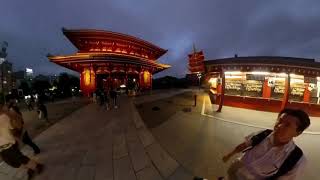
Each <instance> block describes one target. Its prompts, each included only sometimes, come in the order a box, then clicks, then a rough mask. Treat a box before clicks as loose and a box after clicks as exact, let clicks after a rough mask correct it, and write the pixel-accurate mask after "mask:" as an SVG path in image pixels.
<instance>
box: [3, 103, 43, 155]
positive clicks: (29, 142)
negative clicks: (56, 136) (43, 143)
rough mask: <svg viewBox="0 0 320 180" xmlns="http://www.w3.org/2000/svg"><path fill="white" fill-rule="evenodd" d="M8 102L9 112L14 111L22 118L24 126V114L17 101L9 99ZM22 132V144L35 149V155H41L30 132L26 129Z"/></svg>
mask: <svg viewBox="0 0 320 180" xmlns="http://www.w3.org/2000/svg"><path fill="white" fill-rule="evenodd" d="M7 102H8V110H11V111H14V112H15V113H17V114H18V115H19V116H21V121H22V124H24V121H23V117H22V113H21V111H20V109H19V107H18V106H17V103H16V100H15V99H9V100H8V101H7ZM21 131H22V142H23V143H24V144H26V145H28V146H30V147H31V148H32V149H33V152H34V154H39V153H40V148H39V147H38V146H37V145H36V144H35V143H34V142H33V141H32V139H31V138H30V136H29V133H28V131H27V130H26V129H25V128H23V129H21Z"/></svg>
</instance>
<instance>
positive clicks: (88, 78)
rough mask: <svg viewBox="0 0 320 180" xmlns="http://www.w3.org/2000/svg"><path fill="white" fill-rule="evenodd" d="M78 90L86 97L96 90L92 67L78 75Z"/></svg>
mask: <svg viewBox="0 0 320 180" xmlns="http://www.w3.org/2000/svg"><path fill="white" fill-rule="evenodd" d="M80 88H81V91H82V92H83V95H85V96H88V97H90V96H91V93H93V92H94V91H95V90H96V74H95V72H94V70H93V68H92V67H86V68H84V69H83V70H82V72H81V73H80Z"/></svg>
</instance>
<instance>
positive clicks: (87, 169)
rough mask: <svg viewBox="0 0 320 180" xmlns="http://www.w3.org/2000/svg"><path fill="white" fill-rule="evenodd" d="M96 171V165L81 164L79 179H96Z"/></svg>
mask: <svg viewBox="0 0 320 180" xmlns="http://www.w3.org/2000/svg"><path fill="white" fill-rule="evenodd" d="M95 172H96V171H95V166H81V167H80V169H79V171H78V174H77V180H94V176H95Z"/></svg>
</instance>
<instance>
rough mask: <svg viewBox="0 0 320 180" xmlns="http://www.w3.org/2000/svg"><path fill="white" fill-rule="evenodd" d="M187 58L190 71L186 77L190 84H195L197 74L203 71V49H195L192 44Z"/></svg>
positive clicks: (196, 82)
mask: <svg viewBox="0 0 320 180" xmlns="http://www.w3.org/2000/svg"><path fill="white" fill-rule="evenodd" d="M188 58H189V64H188V69H189V72H190V73H189V74H187V75H186V78H187V79H188V81H190V82H191V84H192V85H197V84H198V78H199V75H200V74H203V73H204V72H205V66H204V54H203V51H197V50H196V48H195V45H194V44H193V52H192V53H191V54H188Z"/></svg>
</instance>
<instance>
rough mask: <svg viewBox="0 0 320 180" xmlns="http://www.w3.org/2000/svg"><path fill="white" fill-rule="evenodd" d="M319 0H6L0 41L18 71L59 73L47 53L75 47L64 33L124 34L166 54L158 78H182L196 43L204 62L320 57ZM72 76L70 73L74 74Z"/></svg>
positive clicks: (1, 7)
mask: <svg viewBox="0 0 320 180" xmlns="http://www.w3.org/2000/svg"><path fill="white" fill-rule="evenodd" d="M319 7H320V1H319V0H306V1H301V0H282V1H279V0H268V1H259V0H245V1H236V0H234V1H230V0H201V1H200V0H157V1H156V0H136V1H129V0H114V1H111V0H29V1H26V0H2V1H1V4H0V12H1V13H0V22H1V26H0V42H2V41H7V42H8V43H9V46H8V53H9V55H8V60H9V61H11V62H13V64H14V69H15V70H18V69H24V68H26V67H31V68H33V69H34V71H35V73H36V74H38V73H42V74H54V73H56V74H58V73H60V72H63V71H67V69H65V68H62V67H59V66H58V65H55V64H53V63H50V62H49V60H48V59H47V58H46V54H47V53H50V54H54V55H57V54H65V55H67V54H72V53H75V52H76V48H75V47H74V46H73V45H72V44H71V43H70V42H69V41H68V39H67V38H66V37H64V35H63V34H62V31H61V28H62V27H65V28H67V29H80V28H85V29H101V30H110V31H115V32H120V33H125V34H129V35H133V36H136V37H139V38H141V39H144V40H147V41H149V42H151V43H153V44H155V45H158V46H160V47H161V48H164V49H168V52H167V54H165V55H164V56H163V57H161V58H160V59H159V62H161V63H166V64H171V65H172V68H170V69H168V70H165V71H163V72H161V73H159V74H158V75H157V76H156V77H159V76H164V75H171V76H178V77H183V76H184V75H185V74H186V73H187V63H188V59H187V55H188V53H190V52H191V51H192V44H193V43H195V45H196V48H197V49H199V50H203V51H204V54H205V58H206V59H216V58H223V57H231V56H234V54H238V55H239V56H256V55H266V56H292V57H306V58H315V59H319V58H320V11H319ZM69 72H70V71H69Z"/></svg>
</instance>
